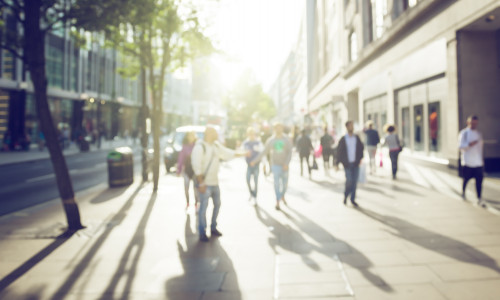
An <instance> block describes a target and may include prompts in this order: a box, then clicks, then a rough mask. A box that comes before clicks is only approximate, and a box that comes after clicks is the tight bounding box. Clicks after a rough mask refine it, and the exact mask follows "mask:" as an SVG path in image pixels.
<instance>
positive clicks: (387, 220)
mask: <svg viewBox="0 0 500 300" xmlns="http://www.w3.org/2000/svg"><path fill="white" fill-rule="evenodd" d="M358 211H359V212H361V213H363V214H364V215H366V216H368V217H370V218H372V219H374V220H376V221H378V222H380V223H382V224H384V225H387V226H389V227H391V228H393V229H394V230H396V233H394V232H389V233H391V234H392V235H394V236H397V237H398V238H401V239H404V240H407V241H409V242H411V243H413V244H415V245H418V246H420V247H423V248H425V249H428V250H431V251H434V252H437V253H439V254H441V255H444V256H447V257H449V258H453V259H455V260H457V261H462V262H466V263H471V264H476V265H480V266H484V267H487V268H490V269H492V270H494V271H496V272H497V273H500V267H499V266H498V264H497V262H496V260H495V259H494V258H492V257H490V256H489V255H487V254H486V253H484V252H482V251H479V250H477V249H476V248H474V247H472V246H470V245H468V244H466V243H464V242H461V241H458V240H455V239H453V238H450V237H447V236H444V235H442V234H439V233H436V232H433V231H430V230H427V229H425V228H423V227H420V226H417V225H415V224H412V223H410V222H408V221H406V220H403V219H400V218H398V217H394V216H388V215H382V214H379V213H376V212H374V211H372V210H369V209H366V208H359V209H358ZM402 228H404V229H405V230H408V231H411V232H418V233H419V234H418V236H409V235H408V234H406V233H405V232H404V230H402ZM423 237H425V238H423ZM436 241H438V242H439V243H441V244H443V245H445V247H436ZM450 249H452V250H457V249H460V250H464V252H466V254H470V255H471V256H472V257H471V258H470V259H469V258H468V257H467V256H464V255H460V254H458V253H457V252H455V251H449V250H450Z"/></svg>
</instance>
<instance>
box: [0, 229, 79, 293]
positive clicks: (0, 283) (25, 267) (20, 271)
mask: <svg viewBox="0 0 500 300" xmlns="http://www.w3.org/2000/svg"><path fill="white" fill-rule="evenodd" d="M74 234H75V231H66V232H64V233H62V234H61V235H59V236H58V237H56V239H55V241H53V242H52V243H50V244H49V245H48V246H47V247H45V248H43V249H42V250H40V251H39V252H38V253H37V254H35V255H33V256H32V257H31V258H30V259H28V260H27V261H26V262H25V263H23V264H22V265H20V266H19V267H18V268H17V269H15V270H14V271H12V272H10V273H9V274H8V275H7V276H5V277H4V278H2V280H0V292H1V291H3V290H4V289H6V288H7V287H8V286H9V285H11V284H12V283H13V282H14V281H16V280H17V279H19V278H20V277H21V276H23V275H24V274H26V273H27V272H28V271H29V270H31V269H32V268H33V267H34V266H36V265H37V264H38V263H39V262H41V261H42V260H44V259H45V258H46V257H47V256H49V255H50V254H51V253H52V252H54V251H55V250H56V249H57V248H59V247H60V246H62V245H63V244H64V243H66V241H68V240H69V238H70V237H72V236H73V235H74Z"/></svg>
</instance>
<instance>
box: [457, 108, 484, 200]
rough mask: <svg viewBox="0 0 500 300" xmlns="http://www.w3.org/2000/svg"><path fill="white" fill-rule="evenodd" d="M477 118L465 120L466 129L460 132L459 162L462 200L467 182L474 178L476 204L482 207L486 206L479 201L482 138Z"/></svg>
mask: <svg viewBox="0 0 500 300" xmlns="http://www.w3.org/2000/svg"><path fill="white" fill-rule="evenodd" d="M478 123H479V118H478V117H477V116H475V115H472V116H469V117H468V118H467V127H466V128H465V129H462V130H461V131H460V134H459V136H458V142H459V149H460V152H461V153H460V155H461V157H460V160H461V163H462V166H463V183H462V198H463V199H464V200H465V189H466V187H467V182H468V181H469V180H470V179H471V178H474V179H475V181H476V193H477V204H478V205H481V206H483V207H485V206H486V204H485V203H484V202H483V200H482V199H481V190H482V184H483V166H484V157H483V137H482V135H481V132H479V130H477V126H478Z"/></svg>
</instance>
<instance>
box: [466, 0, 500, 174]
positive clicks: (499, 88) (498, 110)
mask: <svg viewBox="0 0 500 300" xmlns="http://www.w3.org/2000/svg"><path fill="white" fill-rule="evenodd" d="M457 54H458V55H457V57H458V59H457V66H458V82H460V84H459V86H458V102H459V103H458V106H459V124H460V129H461V128H463V127H465V122H466V119H467V117H468V116H469V115H472V114H474V115H477V116H478V118H479V122H480V123H479V130H480V131H481V133H482V135H483V139H484V157H485V169H486V171H487V172H488V171H490V172H493V171H495V172H498V171H500V126H499V120H500V119H499V117H498V116H499V115H500V105H499V102H498V100H499V99H498V95H500V85H499V84H498V82H500V8H497V9H496V10H493V11H491V12H490V13H488V14H486V15H484V16H483V17H481V18H479V19H477V20H476V21H475V22H473V23H471V24H469V25H468V26H466V27H464V28H463V29H462V30H460V31H458V32H457Z"/></svg>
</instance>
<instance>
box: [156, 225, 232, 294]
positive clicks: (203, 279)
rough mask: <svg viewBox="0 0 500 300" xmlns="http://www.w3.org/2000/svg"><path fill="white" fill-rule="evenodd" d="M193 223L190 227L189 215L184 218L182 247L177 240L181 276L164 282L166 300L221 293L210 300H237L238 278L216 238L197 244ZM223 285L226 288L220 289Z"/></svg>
mask: <svg viewBox="0 0 500 300" xmlns="http://www.w3.org/2000/svg"><path fill="white" fill-rule="evenodd" d="M195 223H196V220H194V221H193V224H191V217H190V215H187V216H186V225H185V229H184V239H185V243H186V248H184V247H183V245H182V244H181V243H180V242H179V241H177V248H178V251H179V259H180V261H181V263H182V268H183V270H184V274H183V275H181V276H178V277H174V278H171V279H169V280H168V281H167V282H166V283H165V292H166V294H167V299H187V297H186V295H187V294H190V295H191V296H193V297H192V299H195V298H194V295H197V296H198V297H197V298H198V299H201V298H202V297H203V296H204V295H205V294H207V293H213V294H217V293H221V294H223V295H221V297H216V296H213V299H218V298H224V299H234V300H241V299H242V296H241V292H240V290H239V285H238V278H237V276H236V271H235V270H234V267H233V263H232V261H231V259H230V257H229V255H228V254H227V253H226V251H225V250H224V249H223V247H222V246H221V244H220V242H219V240H218V239H211V240H210V242H208V243H201V242H199V241H198V235H197V233H196V232H195V231H194V230H192V227H193V225H196V224H195ZM224 283H226V287H227V288H226V289H223V285H224ZM211 299H212V298H211Z"/></svg>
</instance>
